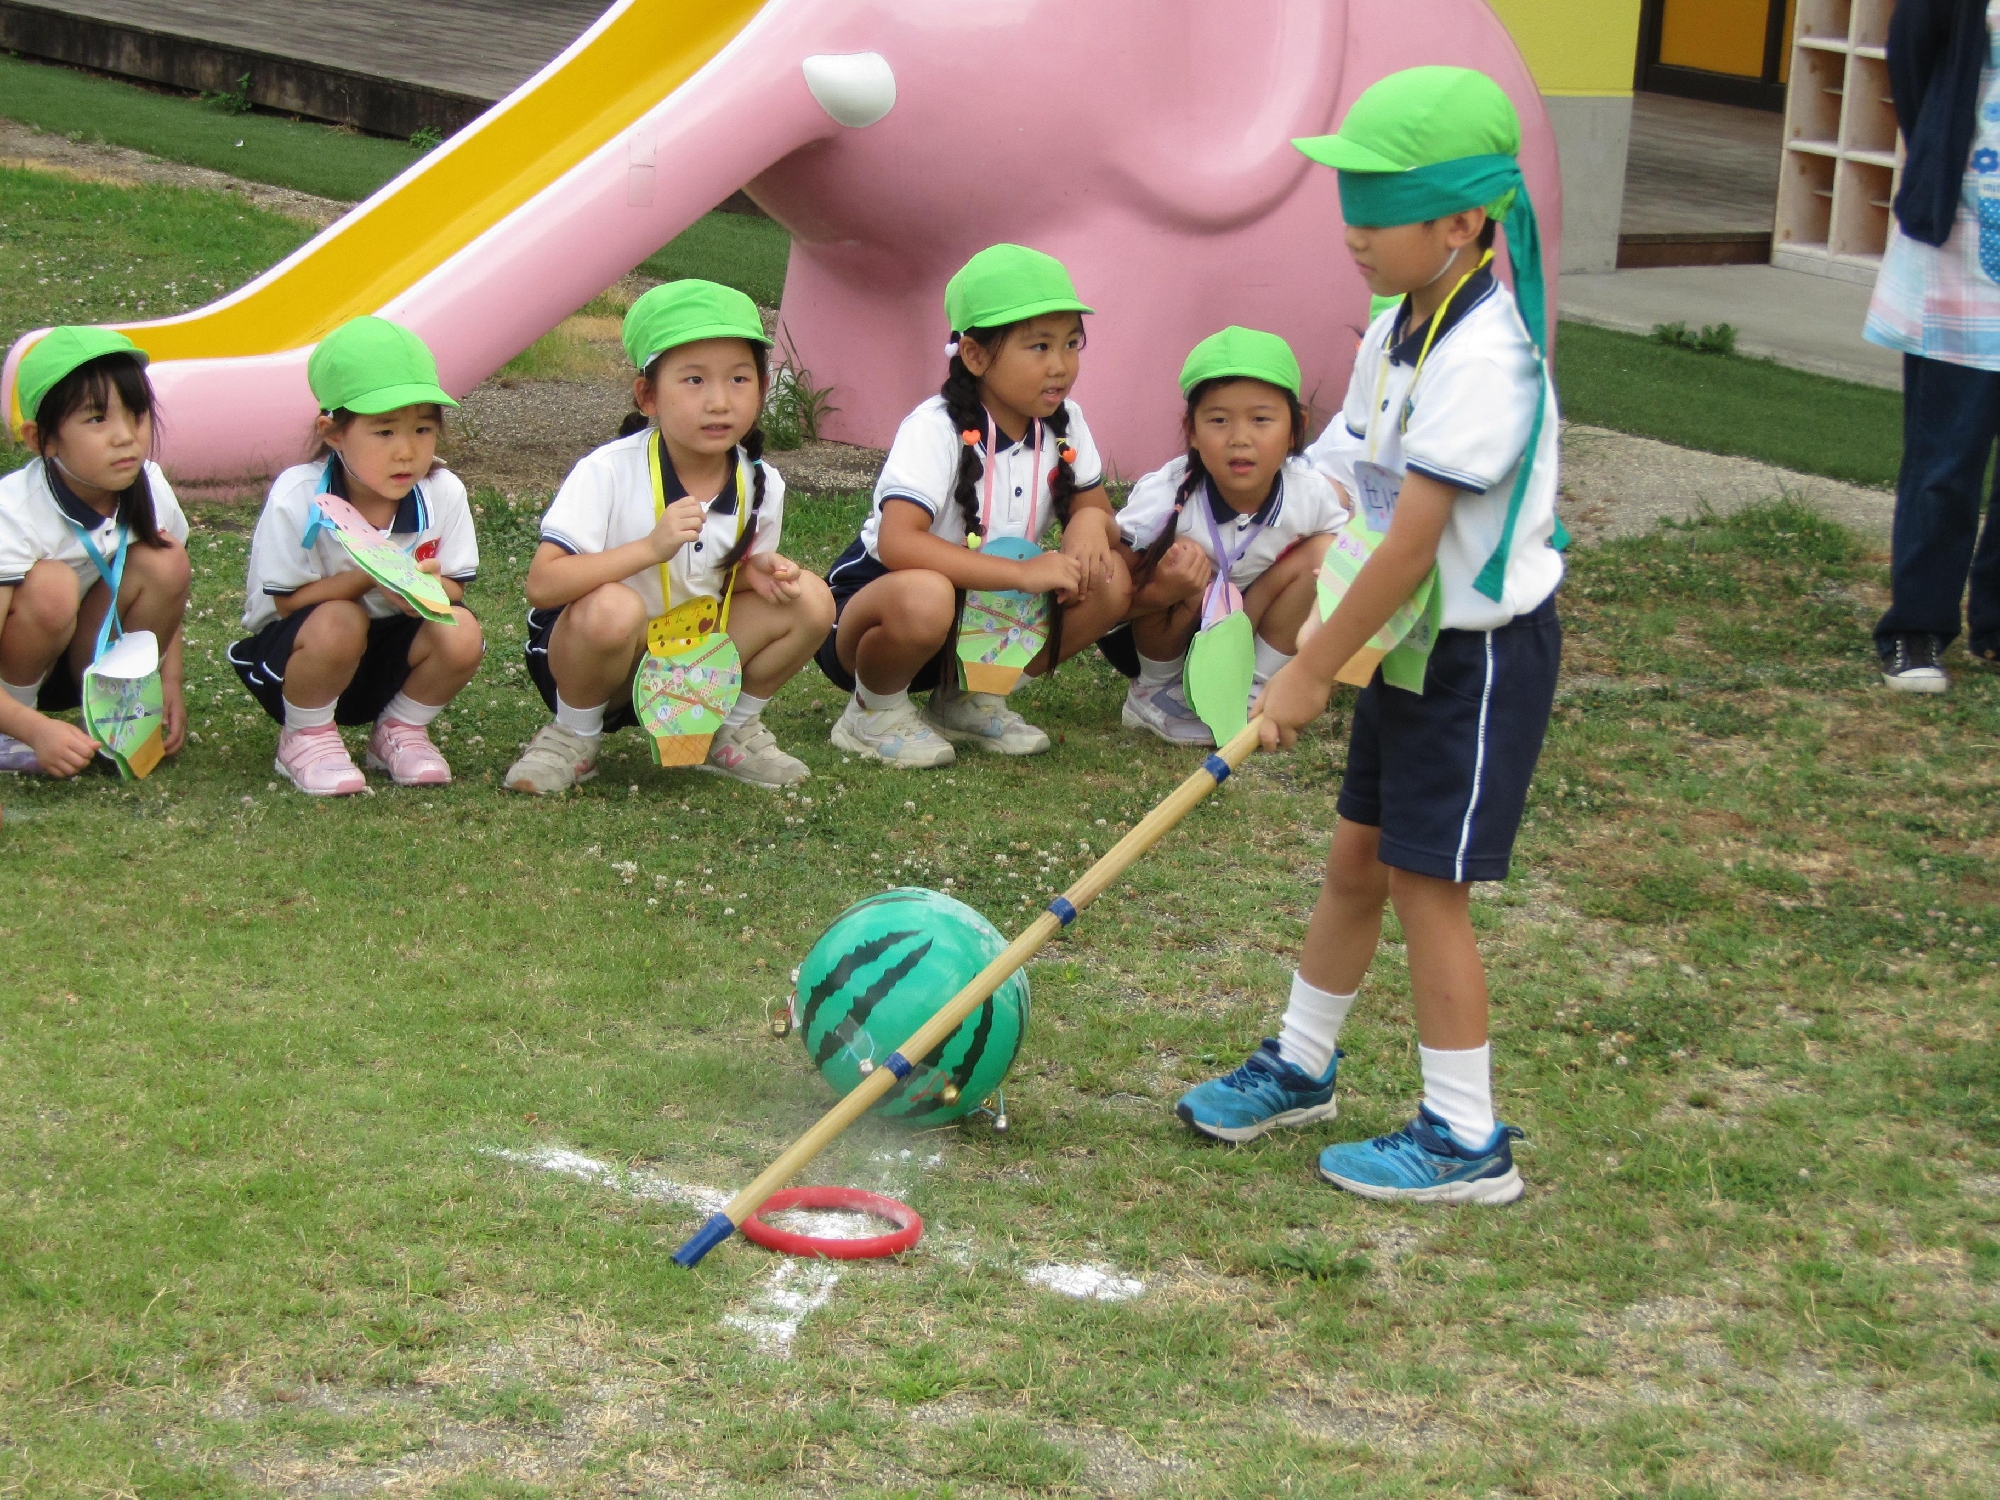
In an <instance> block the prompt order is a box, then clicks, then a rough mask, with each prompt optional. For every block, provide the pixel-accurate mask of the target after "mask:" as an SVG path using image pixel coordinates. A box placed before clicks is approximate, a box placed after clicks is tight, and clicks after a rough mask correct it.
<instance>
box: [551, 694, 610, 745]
mask: <svg viewBox="0 0 2000 1500" xmlns="http://www.w3.org/2000/svg"><path fill="white" fill-rule="evenodd" d="M604 709H605V705H604V704H602V703H600V704H598V705H597V707H595V708H578V707H577V706H576V705H575V704H574V703H565V702H564V701H563V695H562V694H561V693H557V694H556V722H557V723H558V724H560V725H562V727H563V728H565V729H567V730H568V731H569V732H570V733H571V734H573V735H576V736H578V737H579V738H581V739H586V740H594V739H599V738H601V737H602V736H603V734H604Z"/></svg>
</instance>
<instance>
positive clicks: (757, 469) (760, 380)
mask: <svg viewBox="0 0 2000 1500" xmlns="http://www.w3.org/2000/svg"><path fill="white" fill-rule="evenodd" d="M744 342H745V343H748V344H749V345H750V354H751V357H752V358H753V359H755V360H756V361H757V410H758V412H759V413H760V414H761V413H762V411H763V409H764V406H763V398H764V396H765V394H766V393H767V392H768V391H769V390H770V389H771V351H770V350H769V349H767V348H765V347H764V346H763V345H762V344H759V343H754V342H752V341H750V340H748V339H746V340H744ZM671 352H672V351H671V350H663V351H662V352H661V354H660V356H659V359H655V360H654V361H653V362H652V364H650V365H648V366H647V367H646V383H647V384H648V385H651V386H654V387H655V388H656V389H657V383H658V381H659V378H660V360H662V359H665V358H666V357H667V354H669V353H671ZM652 421H653V419H652V418H651V417H649V416H647V415H646V414H645V413H644V412H643V411H640V410H639V409H638V408H637V407H634V408H633V409H632V410H631V411H628V412H627V413H625V420H624V421H622V422H620V423H619V424H618V436H620V437H621V438H627V437H630V436H632V434H633V433H635V432H644V431H645V430H646V429H647V428H648V427H650V426H651V425H652ZM739 446H741V448H742V449H743V456H744V457H745V458H747V459H749V460H750V474H751V480H750V516H749V519H747V520H746V521H745V522H744V523H743V533H742V535H740V536H739V537H737V538H736V544H735V545H734V546H733V547H731V548H730V549H729V551H728V552H726V553H725V554H724V555H723V558H722V561H721V563H720V564H719V565H718V566H720V567H721V568H722V570H723V571H724V572H731V571H733V570H734V569H735V568H736V566H737V565H738V564H739V563H741V562H742V561H743V559H744V558H746V557H748V556H749V555H750V549H751V547H753V546H754V545H756V541H757V514H758V512H759V511H761V510H763V508H764V427H763V422H762V420H761V415H760V419H759V420H758V421H757V422H755V423H753V424H751V427H750V430H749V431H748V432H746V433H744V434H743V436H742V438H741V439H740V440H739ZM724 482H725V483H727V484H732V485H733V484H735V483H736V471H735V469H734V468H733V467H732V469H731V470H730V474H729V478H728V479H727V480H726V481H724Z"/></svg>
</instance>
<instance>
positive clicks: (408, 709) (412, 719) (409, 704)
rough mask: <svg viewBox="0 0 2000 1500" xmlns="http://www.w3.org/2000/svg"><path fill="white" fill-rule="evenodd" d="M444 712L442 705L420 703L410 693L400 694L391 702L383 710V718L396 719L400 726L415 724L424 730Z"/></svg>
mask: <svg viewBox="0 0 2000 1500" xmlns="http://www.w3.org/2000/svg"><path fill="white" fill-rule="evenodd" d="M443 712H444V705H443V704H442V703H419V702H417V700H416V699H414V698H412V697H411V696H410V695H409V694H408V693H401V692H399V693H397V694H396V696H395V697H393V698H391V699H390V700H389V706H388V707H387V708H385V709H383V710H382V713H381V717H382V718H385V719H394V720H395V721H396V722H397V723H398V724H414V725H416V726H417V728H419V729H422V728H423V727H424V726H425V725H426V724H428V723H430V721H431V720H432V719H435V718H436V717H437V716H438V715H439V714H441V713H443Z"/></svg>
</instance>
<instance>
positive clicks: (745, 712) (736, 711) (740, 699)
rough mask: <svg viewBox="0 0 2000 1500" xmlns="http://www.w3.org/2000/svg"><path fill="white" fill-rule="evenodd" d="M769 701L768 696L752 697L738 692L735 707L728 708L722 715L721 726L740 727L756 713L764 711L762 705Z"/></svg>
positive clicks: (726, 727) (755, 715)
mask: <svg viewBox="0 0 2000 1500" xmlns="http://www.w3.org/2000/svg"><path fill="white" fill-rule="evenodd" d="M770 701H771V700H770V699H769V698H753V697H751V696H750V695H749V694H748V693H742V694H739V695H738V696H737V699H736V707H734V708H732V709H730V710H729V712H728V713H727V714H726V715H724V716H723V720H722V727H723V728H724V729H741V728H742V727H743V726H744V725H745V724H748V723H749V722H750V721H751V720H752V719H754V718H756V717H757V715H759V714H761V713H762V712H763V711H764V705H765V704H766V703H769V702H770Z"/></svg>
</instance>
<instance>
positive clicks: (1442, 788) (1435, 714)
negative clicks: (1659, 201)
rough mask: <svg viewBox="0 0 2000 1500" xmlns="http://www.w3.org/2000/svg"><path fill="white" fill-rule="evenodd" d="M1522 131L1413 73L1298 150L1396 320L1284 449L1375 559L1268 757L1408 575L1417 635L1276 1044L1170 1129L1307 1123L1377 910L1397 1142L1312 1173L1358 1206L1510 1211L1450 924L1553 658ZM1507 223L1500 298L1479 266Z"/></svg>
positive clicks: (1323, 642) (1345, 823) (1360, 747)
mask: <svg viewBox="0 0 2000 1500" xmlns="http://www.w3.org/2000/svg"><path fill="white" fill-rule="evenodd" d="M1520 138H1521V133H1520V122H1519V120H1518V119H1517V118H1516V116H1515V113H1514V109H1513V106H1512V105H1511V104H1510V103H1509V102H1508V99H1507V96H1506V95H1505V94H1504V93H1503V92H1502V91H1501V90H1500V87H1499V86H1498V85H1497V84H1495V83H1494V82H1493V81H1492V80H1491V79H1489V78H1487V77H1486V76H1485V75H1483V74H1480V73H1475V72H1472V71H1470V70H1467V69H1464V68H1438V67H1430V68H1415V69H1411V70H1409V71H1407V72H1403V73H1397V74H1394V75H1392V76H1390V77H1388V78H1385V79H1383V80H1382V81H1381V82H1379V83H1377V84H1375V85H1374V86H1373V87H1371V88H1370V89H1368V90H1367V91H1366V92H1365V93H1363V94H1362V95H1361V97H1360V98H1359V99H1357V100H1356V101H1355V104H1354V107H1353V109H1352V110H1351V111H1350V112H1349V113H1348V116H1347V118H1346V120H1345V121H1344V122H1343V123H1342V125H1341V128H1340V133H1339V134H1337V135H1333V136H1327V137H1323V138H1320V139H1315V140H1308V141H1300V142H1299V143H1298V145H1299V148H1300V149H1301V150H1302V151H1304V152H1305V153H1306V155H1308V156H1310V157H1312V158H1313V159H1314V160H1316V161H1319V162H1323V163H1325V164H1327V165H1330V166H1332V167H1334V168H1336V169H1337V170H1338V171H1339V173H1340V196H1341V206H1342V214H1343V217H1344V218H1345V220H1346V222H1347V230H1346V242H1347V250H1348V253H1349V254H1350V255H1352V256H1353V257H1354V261H1355V263H1356V264H1357V265H1358V266H1359V267H1360V268H1361V273H1362V276H1363V279H1365V280H1366V281H1367V283H1368V288H1369V290H1370V291H1371V292H1374V293H1376V294H1378V295H1393V296H1396V297H1397V298H1398V299H1399V301H1398V303H1397V305H1396V307H1395V308H1393V309H1392V310H1390V311H1387V312H1384V313H1382V314H1381V315H1380V316H1379V317H1377V318H1376V319H1375V321H1374V323H1373V325H1372V326H1371V327H1370V328H1369V330H1368V334H1367V337H1366V338H1365V339H1364V341H1363V343H1362V347H1361V351H1360V354H1359V355H1358V356H1357V358H1356V361H1355V366H1354V374H1353V379H1352V381H1351V382H1350V384H1349V387H1348V393H1347V401H1346V405H1345V408H1344V410H1343V412H1342V414H1341V417H1340V419H1339V420H1337V421H1335V422H1334V423H1333V424H1332V426H1331V427H1330V428H1329V429H1328V430H1327V432H1326V434H1325V435H1324V436H1323V437H1322V438H1321V439H1320V440H1319V441H1318V442H1317V443H1315V444H1314V445H1313V447H1312V448H1311V449H1309V450H1308V453H1307V457H1308V458H1309V459H1310V460H1311V461H1312V462H1313V463H1314V465H1315V466H1316V467H1318V468H1319V469H1320V470H1322V471H1323V472H1324V473H1325V474H1326V475H1327V476H1328V477H1329V478H1330V479H1332V480H1333V481H1334V482H1335V483H1337V484H1338V485H1340V487H1341V488H1342V489H1343V490H1344V491H1345V492H1346V493H1347V495H1348V496H1350V497H1351V498H1352V500H1353V501H1354V502H1355V503H1356V505H1357V506H1358V509H1359V514H1358V515H1357V517H1356V523H1355V524H1357V525H1359V524H1363V523H1365V524H1366V526H1367V527H1368V529H1369V531H1370V532H1371V533H1378V534H1383V535H1382V540H1381V541H1380V543H1379V545H1378V546H1376V548H1375V550H1374V551H1373V553H1372V555H1370V556H1369V557H1368V559H1367V561H1366V563H1365V565H1363V566H1362V567H1361V568H1360V571H1359V574H1358V576H1356V577H1355V578H1354V580H1353V582H1352V584H1351V586H1350V587H1349V588H1348V589H1347V590H1346V592H1345V594H1344V596H1343V597H1341V598H1340V600H1339V602H1338V604H1337V606H1336V607H1335V608H1334V610H1333V612H1332V614H1331V615H1330V616H1329V617H1328V618H1327V619H1326V620H1325V621H1324V623H1319V624H1318V626H1317V629H1308V630H1307V631H1305V632H1304V633H1303V639H1302V640H1301V642H1300V645H1299V649H1298V655H1297V656H1296V657H1295V658H1294V660H1293V661H1292V663H1291V664H1290V665H1289V666H1287V667H1285V668H1284V669H1283V670H1281V671H1280V672H1278V674H1277V675H1276V676H1274V677H1273V678H1272V679H1271V681H1270V684H1269V686H1268V687H1267V688H1266V689H1265V691H1264V694H1263V697H1262V699H1261V700H1260V702H1259V704H1258V708H1259V710H1260V711H1261V712H1262V713H1263V715H1264V742H1265V745H1266V747H1267V748H1270V749H1276V748H1278V747H1279V746H1280V745H1287V746H1288V745H1291V744H1292V743H1293V742H1294V740H1295V739H1296V737H1297V734H1298V732H1299V730H1300V729H1301V728H1302V727H1303V726H1304V725H1306V724H1308V723H1310V722H1311V721H1312V720H1314V719H1316V718H1318V717H1319V716H1320V715H1321V714H1322V713H1324V712H1325V711H1326V707H1327V702H1328V699H1329V696H1330V694H1331V692H1332V690H1333V686H1334V682H1335V678H1336V674H1338V673H1340V672H1342V671H1343V669H1344V668H1347V667H1348V666H1349V664H1350V662H1351V661H1352V660H1353V659H1354V658H1355V657H1356V656H1357V654H1358V653H1360V652H1361V651H1362V649H1363V647H1364V645H1366V643H1368V642H1369V641H1370V639H1371V638H1372V637H1374V636H1375V634H1376V633H1377V632H1378V631H1379V630H1381V629H1382V628H1383V626H1384V625H1385V624H1386V623H1387V622H1388V621H1389V619H1390V616H1391V615H1392V614H1394V613H1395V612H1396V611H1397V610H1398V609H1399V608H1400V607H1401V606H1402V605H1403V604H1404V603H1405V602H1406V601H1409V600H1411V599H1412V598H1413V597H1415V596H1416V595H1417V594H1418V593H1419V591H1420V589H1422V587H1423V586H1424V585H1425V583H1426V580H1432V588H1433V590H1434V597H1435V598H1436V600H1437V611H1438V618H1437V624H1438V626H1439V628H1438V629H1437V631H1436V634H1435V638H1434V642H1433V644H1432V646H1431V649H1430V653H1429V656H1428V659H1427V660H1424V661H1422V662H1421V668H1420V670H1421V672H1422V677H1421V682H1420V684H1419V686H1420V687H1421V689H1422V690H1421V692H1418V691H1411V690H1409V689H1408V688H1407V687H1402V686H1394V685H1391V684H1389V683H1386V682H1385V681H1384V680H1383V676H1382V674H1381V672H1380V671H1377V672H1375V673H1374V675H1373V677H1372V680H1370V681H1369V684H1368V686H1367V687H1366V688H1364V689H1363V690H1362V692H1361V695H1360V697H1359V698H1358V699H1357V700H1356V702H1355V705H1354V723H1353V733H1352V737H1351V740H1350V743H1349V746H1348V753H1347V770H1346V777H1345V780H1344V782H1343V784H1342V787H1341V793H1340V800H1339V804H1338V808H1339V814H1340V821H1339V823H1338V825H1337V826H1336V828H1335V830H1334V836H1333V845H1332V848H1331V850H1330V851H1329V853H1328V856H1327V870H1326V882H1325V885H1324V887H1323V888H1322V889H1321V892H1320V897H1319V903H1318V905H1317V906H1316V907H1315V908H1314V911H1313V916H1312V922H1311V925H1310V927H1309V928H1308V930H1307V933H1306V941H1305V951H1304V953H1303V954H1302V956H1301V958H1300V962H1299V969H1298V973H1297V975H1296V976H1295V977H1294V979H1293V982H1292V993H1291V1000H1290V1004H1289V1007H1288V1008H1287V1010H1286V1012H1285V1016H1284V1021H1283V1025H1282V1028H1281V1031H1280V1034H1279V1035H1278V1037H1277V1038H1275V1039H1272V1040H1267V1041H1265V1042H1264V1044H1263V1045H1262V1046H1261V1047H1260V1048H1259V1049H1258V1050H1257V1051H1256V1052H1255V1053H1253V1054H1252V1055H1251V1057H1250V1058H1249V1060H1248V1061H1247V1062H1245V1063H1244V1064H1243V1066H1241V1067H1240V1068H1238V1069H1236V1070H1235V1071H1234V1072H1232V1073H1229V1074H1227V1075H1225V1076H1224V1077H1221V1078H1218V1079H1213V1080H1211V1081H1209V1082H1207V1083H1204V1084H1202V1085H1200V1086H1199V1087H1197V1088H1195V1089H1193V1090H1191V1091H1190V1092H1189V1093H1188V1094H1187V1095H1186V1096H1184V1097H1183V1098H1182V1100H1181V1101H1180V1104H1179V1106H1178V1113H1179V1114H1180V1115H1181V1117H1182V1118H1183V1119H1184V1120H1186V1121H1187V1122H1188V1123H1189V1124H1190V1125H1192V1126H1193V1127H1194V1128H1195V1129H1197V1130H1200V1131H1202V1132H1204V1133H1206V1134H1208V1135H1212V1136H1216V1137H1219V1138H1222V1139H1225V1140H1248V1139H1251V1138H1252V1137H1255V1136H1258V1135H1261V1134H1263V1133H1264V1132H1265V1131H1267V1130H1269V1129H1271V1128H1272V1127H1274V1126H1277V1125H1297V1124H1304V1123H1307V1122H1309V1121H1313V1120H1318V1119H1324V1118H1327V1117H1330V1116H1331V1115H1332V1114H1333V1113H1334V1101H1333V1085H1334V1072H1335V1067H1336V1064H1337V1060H1338V1057H1339V1050H1338V1046H1337V1043H1338V1039H1339V1035H1340V1029H1341V1025H1342V1023H1343V1022H1344V1021H1345V1019H1346V1017H1347V1013H1348V1010H1349V1008H1350V1007H1351V1006H1352V1005H1353V1003H1354V1000H1355V995H1356V992H1357V991H1358V990H1359V989H1360V987H1361V979H1362V976H1363V975H1364V974H1365V973H1366V972H1367V970H1368V966H1369V963H1370V961H1371V960H1372V959H1373V957H1374V953H1375V948H1376V945H1377V943H1378V942H1379V940H1380V938H1381V932H1382V914H1383V910H1384V907H1385V904H1387V903H1390V902H1393V903H1394V905H1395V908H1396V915H1397V918H1398V919H1399V920H1400V922H1401V924H1402V928H1403V937H1404V941H1405V943H1406V945H1407V950H1408V955H1409V966H1410V985H1411V990H1412V992H1413V998H1414V1000H1415V1002H1416V1015H1417V1037H1418V1041H1419V1043H1420V1045H1419V1047H1418V1056H1419V1059H1420V1061H1421V1065H1422V1069H1423V1080H1424V1098H1423V1104H1422V1106H1421V1107H1420V1109H1419V1110H1418V1113H1417V1116H1416V1118H1415V1119H1414V1120H1412V1121H1411V1122H1410V1123H1409V1124H1408V1125H1406V1126H1405V1127H1404V1128H1403V1129H1401V1130H1398V1131H1395V1132H1393V1133H1391V1134H1389V1135H1386V1136H1381V1137H1378V1138H1377V1139H1374V1140H1370V1141H1359V1142H1354V1143H1351V1144H1343V1145H1336V1146H1331V1147H1328V1148H1327V1149H1326V1151H1325V1152H1323V1153H1322V1155H1321V1156H1320V1160H1319V1170H1320V1175H1321V1176H1323V1177H1325V1178H1326V1179H1327V1180H1328V1181H1330V1182H1333V1183H1335V1184H1337V1185H1338V1186H1340V1187H1343V1188H1346V1189H1348V1190H1349V1191H1352V1192H1356V1193H1360V1194H1362V1195H1364V1196H1366V1197H1371V1198H1405V1199H1411V1200H1417V1201H1442V1202H1472V1203H1507V1202H1511V1201H1512V1200H1514V1199H1515V1198H1518V1197H1519V1196H1520V1195H1521V1191H1522V1184H1521V1178H1520V1174H1519V1173H1518V1171H1516V1169H1515V1166H1514V1161H1513V1153H1512V1150H1511V1146H1510V1142H1511V1141H1512V1140H1513V1139H1514V1138H1516V1137H1518V1135H1519V1132H1518V1131H1517V1130H1515V1129H1513V1128H1512V1127H1510V1126H1508V1125H1505V1124H1503V1123H1501V1122H1500V1121H1499V1120H1498V1119H1496V1118H1495V1115H1494V1110H1493V1088H1492V1080H1491V1057H1490V1051H1489V1047H1488V1043H1487V993H1486V976H1485V971H1484V968H1483V965H1482V963H1481V961H1480V955H1479V947H1478V944H1477V942H1476V940H1475V939H1474V936H1473V930H1472V920H1471V914H1470V897H1471V891H1472V884H1471V883H1472V882H1473V881H1478V880H1501V879H1504V878H1505V877H1506V874H1507V865H1508V859H1509V856H1510V854H1511V852H1512V848H1513V842H1514V836H1515V833H1516V831H1517V830H1518V828H1519V825H1520V820H1521V812H1522V808H1523V805H1524V803H1525V801H1526V799H1527V793H1528V783H1529V779H1530V777H1531V776H1532V775H1533V772H1534V767H1535V760H1536V758H1537V756H1538V755H1539V754H1540V752H1541V747H1542V737H1543V735H1544V733H1545V732H1546V730H1547V727H1548V720H1549V710H1550V707H1551V704H1552V703H1553V701H1554V697H1555V686H1556V669H1557V663H1558V660H1559V658H1560V656H1561V649H1562V629H1561V626H1560V625H1559V624H1558V623H1557V620H1556V611H1555V591H1556V585H1557V584H1558V583H1559V582H1560V581H1561V579H1562V574H1563V561H1562V555H1561V553H1560V552H1559V551H1558V550H1557V546H1558V545H1559V544H1560V537H1561V533H1560V529H1559V527H1558V525H1557V522H1556V515H1555V499H1556V436H1557V419H1556V410H1555V395H1554V391H1553V390H1552V389H1551V387H1550V385H1549V382H1548V379H1547V376H1546V373H1545V371H1544V367H1543V359H1542V352H1541V351H1542V336H1543V327H1544V317H1545V310H1544V301H1543V296H1542V281H1541V246H1540V242H1539V237H1538V235H1537V233H1536V230H1535V221H1534V209H1533V206H1532V204H1531V203H1530V202H1529V199H1528V191H1527V186H1526V184H1525V183H1524V182H1523V181H1522V178H1521V170H1520V166H1519V164H1518V162H1517V161H1516V159H1515V158H1516V154H1517V153H1518V151H1519V149H1520ZM1503 219H1504V224H1505V227H1506V230H1507V245H1508V253H1509V257H1510V259H1511V260H1512V263H1513V269H1514V278H1515V291H1514V293H1513V294H1512V295H1510V294H1509V292H1508V290H1507V288H1506V287H1505V286H1503V285H1502V284H1501V283H1500V282H1499V281H1498V280H1497V279H1496V278H1495V277H1494V274H1493V271H1492V267H1491V261H1492V249H1491V246H1492V243H1493V232H1494V228H1495V224H1496V222H1497V221H1501V220H1503ZM1316 620H1317V613H1316V612H1315V616H1314V617H1313V618H1312V619H1309V621H1308V625H1309V626H1311V625H1312V624H1313V623H1314V622H1315V621H1316ZM1422 638H1423V639H1428V638H1429V637H1422ZM1378 654H1379V653H1378ZM1363 659H1364V660H1367V659H1370V658H1363ZM1399 677H1400V678H1401V680H1405V681H1407V678H1406V677H1402V676H1401V673H1400V669H1399Z"/></svg>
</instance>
